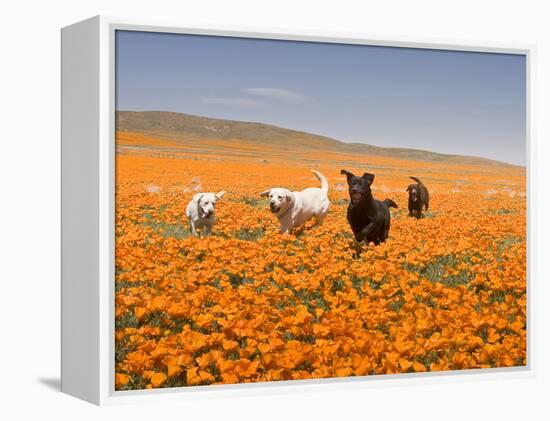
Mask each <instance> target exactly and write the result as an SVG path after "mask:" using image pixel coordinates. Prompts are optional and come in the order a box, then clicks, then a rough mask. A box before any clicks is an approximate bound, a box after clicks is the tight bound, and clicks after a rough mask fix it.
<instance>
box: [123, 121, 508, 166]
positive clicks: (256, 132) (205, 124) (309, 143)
mask: <svg viewBox="0 0 550 421" xmlns="http://www.w3.org/2000/svg"><path fill="white" fill-rule="evenodd" d="M116 130H117V131H120V132H134V133H142V134H145V135H149V136H155V137H158V138H162V139H169V140H172V141H175V142H177V141H178V140H189V139H209V140H216V139H219V140H228V139H239V140H243V141H247V142H253V143H259V144H266V145H271V146H275V145H277V146H280V147H281V148H283V149H289V148H296V149H297V150H323V151H334V152H341V153H357V154H365V155H376V156H388V157H392V158H399V159H410V160H416V161H428V162H448V163H450V164H465V165H491V166H495V165H499V166H513V165H511V164H507V163H504V162H500V161H494V160H490V159H486V158H479V157H473V156H464V155H447V154H440V153H436V152H429V151H423V150H418V149H407V148H385V147H380V146H374V145H369V144H366V143H347V142H342V141H340V140H336V139H332V138H329V137H325V136H320V135H316V134H312V133H306V132H301V131H297V130H290V129H285V128H282V127H277V126H272V125H269V124H263V123H253V122H243V121H233V120H221V119H215V118H208V117H201V116H195V115H190V114H182V113H174V112H166V111H117V113H116Z"/></svg>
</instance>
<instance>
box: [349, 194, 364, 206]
mask: <svg viewBox="0 0 550 421" xmlns="http://www.w3.org/2000/svg"><path fill="white" fill-rule="evenodd" d="M362 197H363V195H362V194H361V193H358V192H352V193H351V201H352V202H353V203H359V202H360V201H361V198H362Z"/></svg>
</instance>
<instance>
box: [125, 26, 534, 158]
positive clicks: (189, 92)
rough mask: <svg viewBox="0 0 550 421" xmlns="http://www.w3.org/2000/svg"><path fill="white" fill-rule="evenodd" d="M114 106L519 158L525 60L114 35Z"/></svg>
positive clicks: (390, 144)
mask: <svg viewBox="0 0 550 421" xmlns="http://www.w3.org/2000/svg"><path fill="white" fill-rule="evenodd" d="M116 41H117V44H116V47H117V61H116V90H117V109H118V110H136V111H146V110H161V111H175V112H183V113H189V114H196V115H201V116H207V117H215V118H223V119H232V120H242V121H255V122H262V123H268V124H274V125H277V126H281V127H286V128H292V129H297V130H303V131H307V132H311V133H316V134H322V135H325V136H330V137H333V138H335V139H338V140H342V141H345V142H363V143H370V144H373V145H379V146H386V147H410V148H416V149H425V150H430V151H435V152H442V153H456V154H463V155H474V156H481V157H487V158H492V159H497V160H501V161H505V162H511V163H514V164H520V165H525V159H526V158H525V156H526V126H525V120H526V83H525V81H526V73H525V56H522V55H511V54H489V53H472V52H456V51H444V50H424V49H406V48H391V47H375V46H358V45H342V44H328V43H306V42H290V41H276V40H257V39H243V38H224V37H208V36H193V35H177V34H160V33H147V32H132V31H118V32H117V39H116Z"/></svg>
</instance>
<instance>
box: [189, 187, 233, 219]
mask: <svg viewBox="0 0 550 421" xmlns="http://www.w3.org/2000/svg"><path fill="white" fill-rule="evenodd" d="M224 194H225V191H220V192H217V193H197V194H196V195H195V196H193V202H195V203H196V204H197V208H198V210H199V216H200V217H201V218H210V217H211V216H212V215H214V206H215V205H216V202H217V201H218V200H220V199H221V198H222V197H223V195H224Z"/></svg>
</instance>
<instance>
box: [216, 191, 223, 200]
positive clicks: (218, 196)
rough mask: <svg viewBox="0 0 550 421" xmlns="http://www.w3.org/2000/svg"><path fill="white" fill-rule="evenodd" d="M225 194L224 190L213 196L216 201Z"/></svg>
mask: <svg viewBox="0 0 550 421" xmlns="http://www.w3.org/2000/svg"><path fill="white" fill-rule="evenodd" d="M224 194H225V190H222V191H219V192H217V193H215V194H214V196H216V199H218V200H219V199H221V198H222V197H223V195H224Z"/></svg>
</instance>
